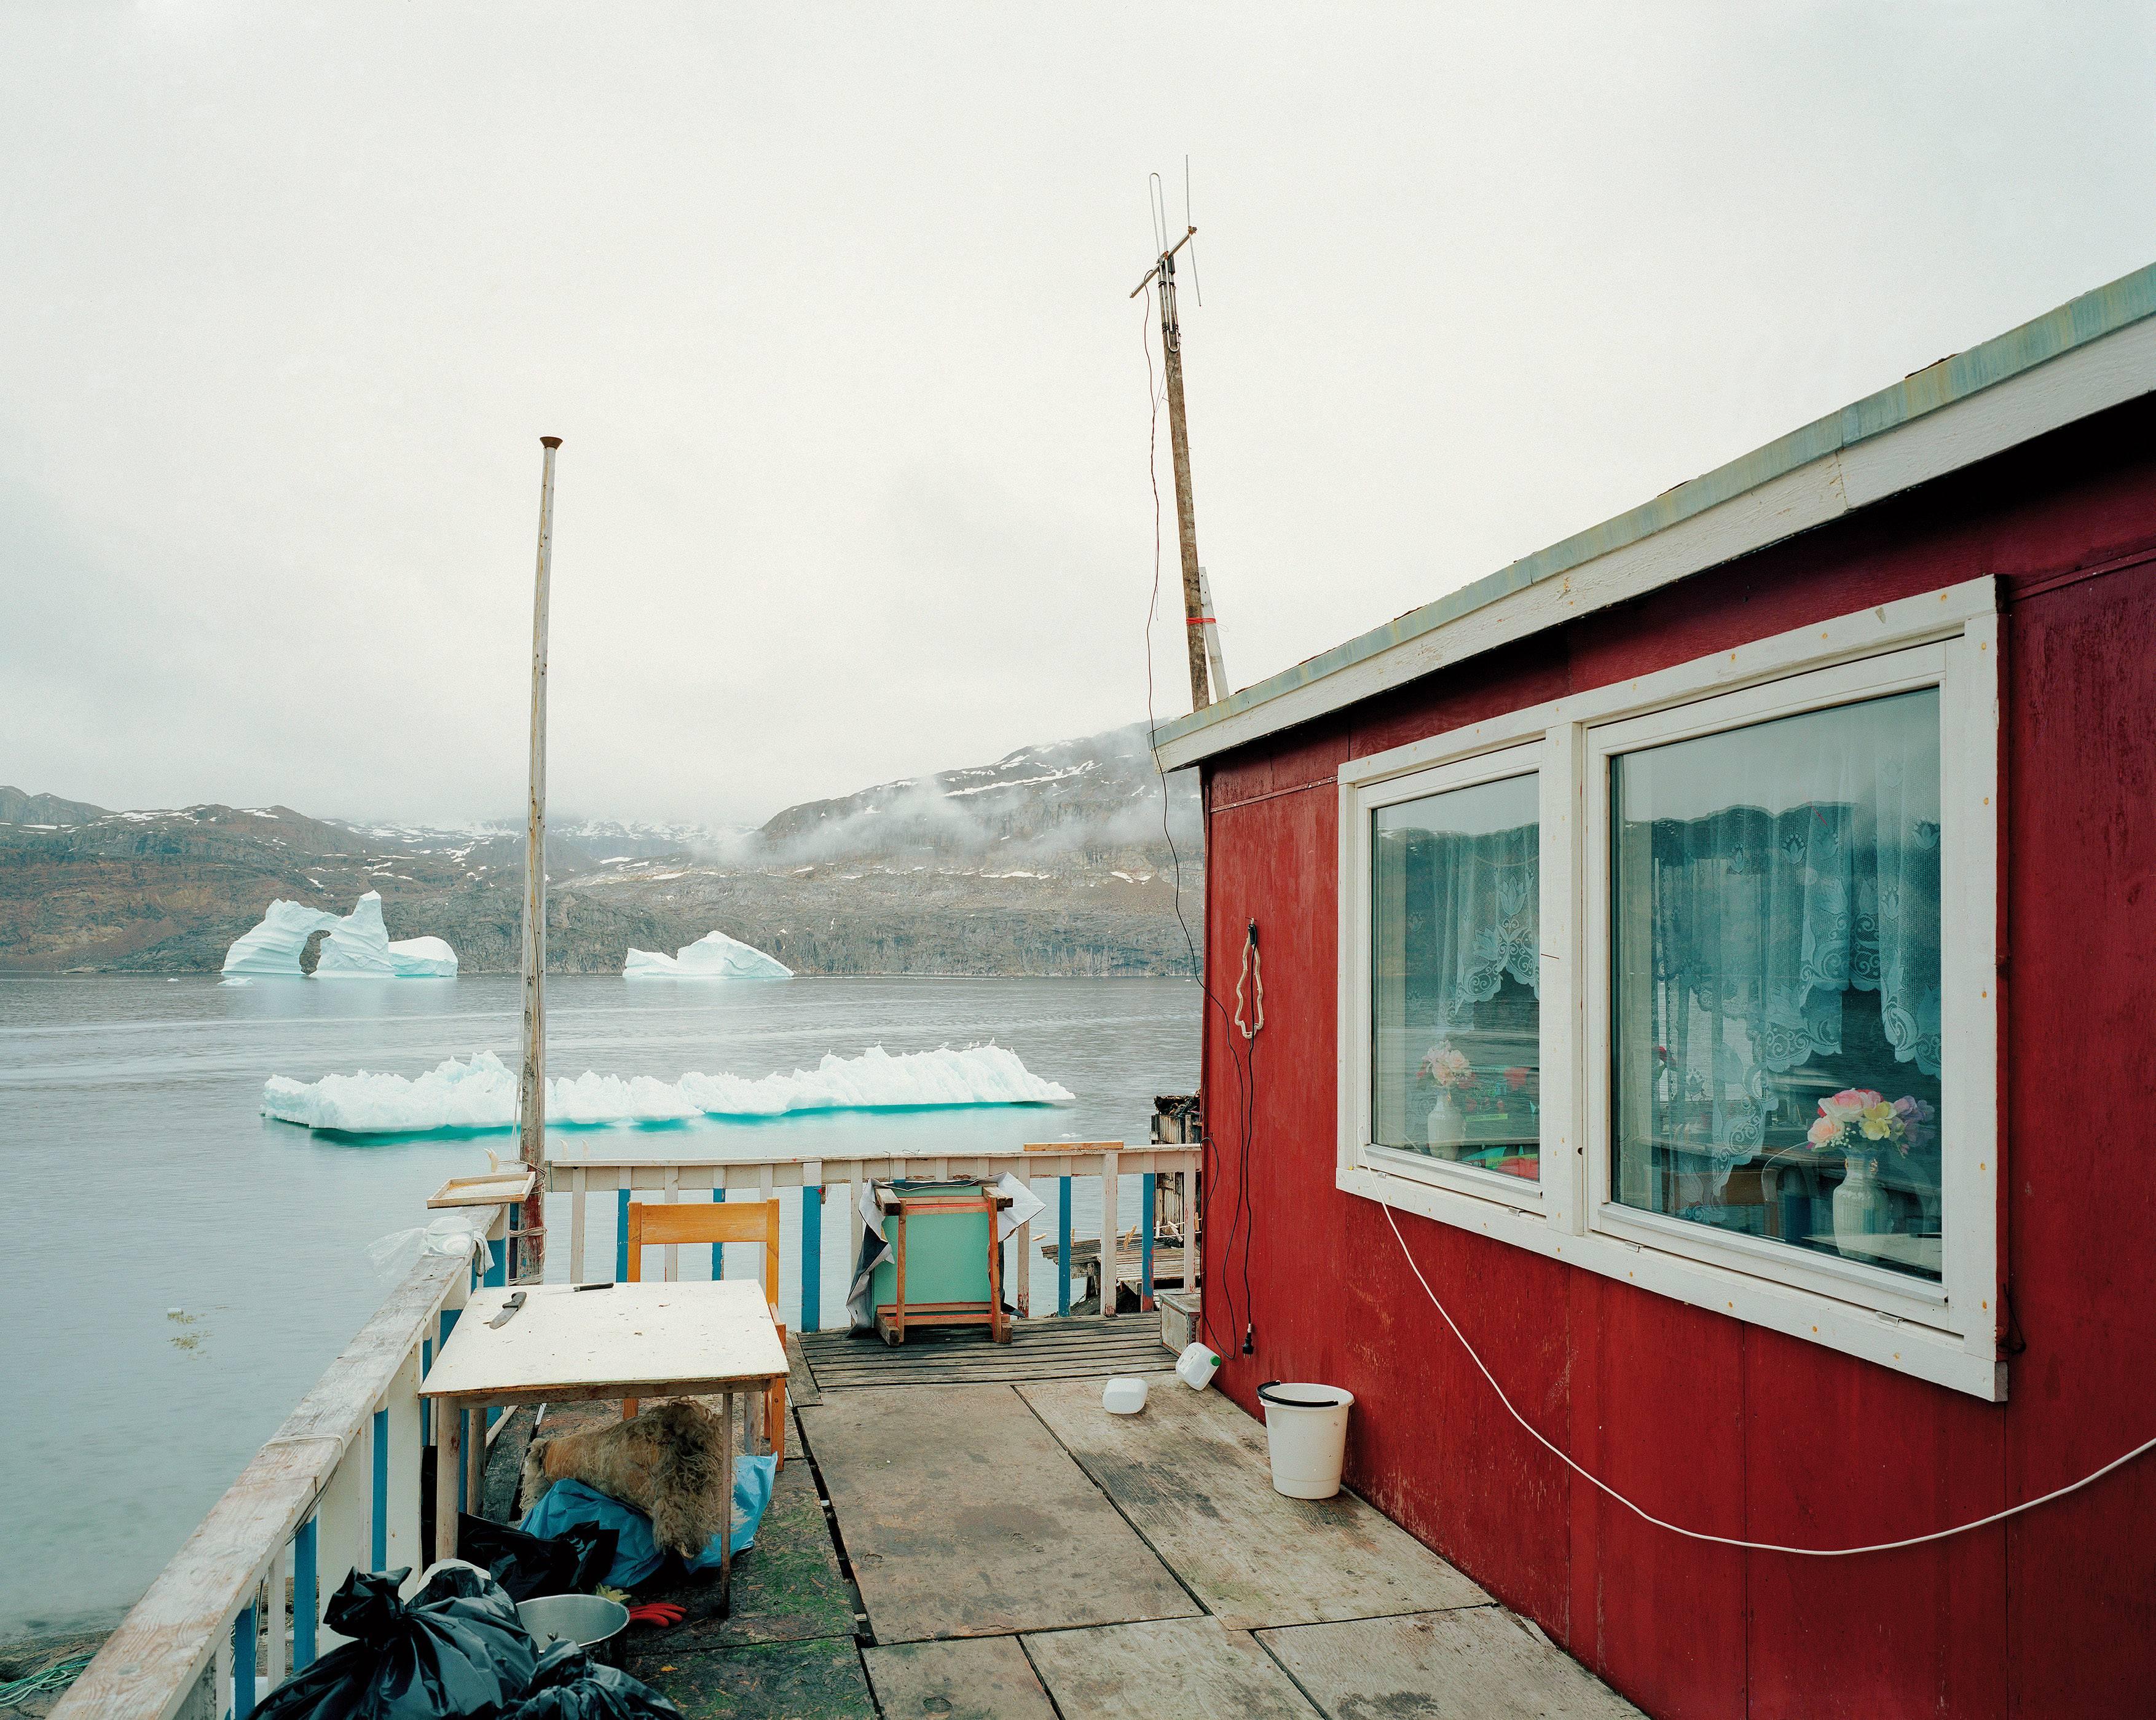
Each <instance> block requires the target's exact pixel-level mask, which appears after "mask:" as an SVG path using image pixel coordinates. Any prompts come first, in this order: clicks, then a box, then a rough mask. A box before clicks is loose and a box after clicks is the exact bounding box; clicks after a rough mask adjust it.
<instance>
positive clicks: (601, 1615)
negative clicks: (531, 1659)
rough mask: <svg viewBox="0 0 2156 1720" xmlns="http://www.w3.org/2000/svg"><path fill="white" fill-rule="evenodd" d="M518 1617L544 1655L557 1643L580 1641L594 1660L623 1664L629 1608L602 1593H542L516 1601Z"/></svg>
mask: <svg viewBox="0 0 2156 1720" xmlns="http://www.w3.org/2000/svg"><path fill="white" fill-rule="evenodd" d="M516 1616H517V1617H518V1618H520V1619H521V1620H523V1621H524V1628H525V1629H526V1630H529V1631H530V1632H531V1640H532V1641H533V1642H535V1643H536V1644H537V1645H538V1647H539V1652H540V1653H542V1654H544V1653H546V1651H547V1650H548V1649H549V1648H551V1647H552V1646H554V1644H556V1643H557V1642H562V1641H568V1642H573V1643H576V1644H577V1645H578V1646H581V1647H582V1648H583V1651H584V1652H585V1653H586V1654H588V1655H589V1656H591V1657H592V1658H593V1660H595V1661H602V1662H603V1663H604V1664H605V1665H607V1666H619V1665H621V1663H622V1659H623V1656H622V1633H623V1632H624V1631H625V1630H628V1629H629V1609H628V1608H627V1607H625V1606H624V1605H623V1604H621V1603H620V1602H619V1601H618V1600H608V1599H606V1598H605V1596H603V1595H599V1594H539V1595H534V1596H533V1597H532V1598H531V1599H530V1600H522V1601H519V1602H518V1603H517V1604H516Z"/></svg>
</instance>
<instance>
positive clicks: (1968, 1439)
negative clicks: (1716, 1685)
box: [1741, 1328, 2007, 1720]
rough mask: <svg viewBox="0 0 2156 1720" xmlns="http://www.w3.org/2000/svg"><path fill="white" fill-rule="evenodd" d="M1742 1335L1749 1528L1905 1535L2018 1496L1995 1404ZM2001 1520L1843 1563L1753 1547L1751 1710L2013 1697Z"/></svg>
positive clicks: (1913, 1710) (1826, 1709)
mask: <svg viewBox="0 0 2156 1720" xmlns="http://www.w3.org/2000/svg"><path fill="white" fill-rule="evenodd" d="M1745 1338H1746V1347H1747V1359H1748V1365H1747V1368H1746V1373H1745V1384H1746V1390H1745V1395H1744V1432H1743V1439H1742V1441H1741V1449H1742V1450H1743V1452H1744V1453H1745V1455H1746V1472H1745V1495H1746V1508H1745V1518H1746V1522H1747V1525H1748V1534H1747V1538H1748V1539H1751V1540H1758V1541H1773V1542H1781V1543H1787V1544H1789V1545H1791V1546H1799V1547H1833V1546H1849V1545H1852V1544H1860V1543H1866V1542H1872V1541H1888V1540H1897V1539H1901V1538H1906V1537H1909V1536H1914V1535H1922V1534H1928V1533H1931V1532H1932V1531H1933V1530H1934V1529H1939V1528H1944V1527H1947V1526H1948V1525H1949V1524H1952V1523H1956V1522H1967V1521H1969V1520H1970V1519H1972V1518H1974V1517H1984V1516H1987V1515H1989V1513H1990V1512H1994V1511H1997V1510H1999V1508H2000V1507H2002V1506H2004V1505H2005V1503H2006V1502H2007V1501H2006V1500H2005V1497H2003V1495H2002V1485H2001V1484H2002V1479H2003V1476H2002V1461H2001V1459H2002V1425H2001V1415H2000V1412H1999V1409H1996V1408H1995V1407H1994V1406H1992V1405H1990V1404H1980V1403H1979V1402H1977V1401H1976V1400H1975V1399H1972V1398H1967V1397H1963V1396H1960V1395H1959V1394H1953V1393H1948V1392H1942V1391H1940V1390H1939V1389H1938V1388H1937V1387H1934V1386H1930V1385H1927V1384H1924V1383H1923V1382H1922V1381H1920V1380H1916V1379H1910V1378H1909V1377H1908V1376H1907V1375H1905V1374H1899V1373H1892V1372H1890V1371H1889V1370H1887V1369H1886V1368H1873V1367H1867V1366H1864V1365H1862V1364H1860V1363H1851V1361H1850V1360H1849V1358H1846V1357H1844V1356H1840V1355H1838V1354H1836V1353H1834V1352H1832V1351H1830V1350H1824V1349H1821V1348H1819V1347H1818V1346H1817V1345H1815V1344H1808V1343H1804V1342H1802V1341H1801V1340H1799V1339H1796V1338H1792V1337H1784V1336H1783V1335H1782V1334H1781V1333H1779V1332H1768V1331H1765V1330H1763V1329H1758V1328H1755V1329H1753V1330H1751V1331H1748V1332H1747V1333H1746V1334H1745ZM2003 1534H2004V1532H2003V1531H2002V1530H1999V1529H1989V1530H1983V1531H1979V1532H1977V1533H1974V1534H1972V1535H1969V1536H1968V1537H1965V1538H1960V1539H1957V1540H1953V1541H1947V1542H1941V1543H1934V1544H1933V1545H1931V1546H1928V1547H1922V1548H1907V1549H1904V1550H1902V1551H1899V1552H1895V1553H1877V1554H1872V1555H1868V1556H1866V1557H1864V1558H1849V1559H1835V1560H1833V1561H1830V1562H1828V1561H1820V1560H1815V1559H1806V1558H1792V1557H1789V1556H1788V1555H1785V1554H1781V1553H1750V1554H1748V1555H1747V1561H1748V1574H1747V1579H1746V1583H1747V1588H1748V1594H1749V1598H1750V1614H1751V1616H1750V1621H1749V1646H1750V1656H1749V1660H1750V1665H1751V1666H1752V1686H1751V1706H1750V1708H1749V1710H1748V1712H1749V1713H1750V1714H1751V1715H1752V1716H1753V1717H1762V1720H1763V1717H1769V1716H1777V1717H1779V1716H1789V1717H1792V1720H1796V1717H1803V1720H1811V1717H1819V1720H1830V1717H1840V1716H1847V1717H1850V1720H1889V1717H1894V1716H1902V1715H1912V1716H1913V1715H1919V1714H1925V1715H1929V1714H1938V1713H1952V1714H1963V1713H1978V1714H1983V1713H1997V1712H1999V1711H2000V1708H2001V1707H2002V1704H2003V1702H2004V1697H2005V1658H2004V1651H2005V1561H2004V1557H2003V1554H2004V1541H2003Z"/></svg>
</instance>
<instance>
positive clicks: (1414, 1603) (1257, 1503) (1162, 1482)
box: [1017, 1374, 1490, 1630]
mask: <svg viewBox="0 0 2156 1720" xmlns="http://www.w3.org/2000/svg"><path fill="white" fill-rule="evenodd" d="M1149 1384H1150V1385H1151V1388H1152V1390H1151V1393H1150V1394H1149V1396H1148V1398H1147V1403H1146V1407H1145V1410H1144V1412H1143V1413H1142V1415H1109V1414H1108V1413H1107V1412H1106V1410H1104V1409H1101V1397H1100V1393H1099V1391H1098V1389H1096V1388H1095V1387H1094V1386H1093V1385H1092V1384H1091V1383H1090V1382H1086V1381H1077V1382H1073V1383H1070V1384H1056V1383H1047V1384H1027V1385H1021V1386H1019V1387H1018V1388H1017V1389H1018V1391H1019V1394H1021V1395H1022V1396H1023V1397H1024V1399H1025V1400H1026V1401H1027V1402H1028V1403H1029V1404H1032V1406H1033V1407H1034V1409H1035V1410H1036V1411H1037V1412H1038V1413H1039V1416H1040V1419H1041V1420H1043V1421H1045V1422H1046V1423H1047V1424H1048V1426H1049V1427H1050V1430H1052V1431H1053V1432H1054V1433H1055V1436H1056V1438H1057V1439H1059V1440H1061V1441H1062V1443H1063V1445H1064V1446H1065V1449H1067V1450H1069V1451H1070V1453H1071V1455H1072V1456H1075V1457H1076V1458H1077V1460H1078V1461H1079V1462H1080V1463H1081V1464H1083V1465H1084V1466H1085V1468H1086V1472H1087V1473H1088V1474H1089V1475H1091V1476H1092V1477H1093V1479H1094V1480H1095V1481H1098V1482H1099V1483H1100V1485H1101V1488H1102V1489H1103V1490H1104V1491H1105V1492H1106V1493H1107V1495H1108V1497H1110V1498H1111V1499H1113V1500H1114V1501H1115V1502H1116V1505H1117V1506H1118V1507H1121V1509H1122V1512H1124V1514H1125V1515H1126V1516H1127V1517H1129V1518H1130V1520H1131V1522H1132V1523H1134V1524H1135V1525H1137V1529H1138V1532H1139V1533H1141V1534H1142V1535H1143V1536H1144V1537H1145V1538H1146V1539H1147V1542H1149V1543H1151V1544H1152V1547H1153V1548H1154V1549H1155V1550H1156V1551H1157V1552H1158V1553H1159V1554H1160V1556H1161V1557H1162V1558H1164V1559H1165V1560H1167V1562H1168V1565H1169V1567H1170V1569H1173V1571H1174V1572H1175V1574H1177V1575H1178V1577H1180V1578H1181V1579H1183V1582H1184V1583H1186V1584H1188V1585H1189V1588H1190V1589H1191V1592H1192V1593H1193V1594H1196V1595H1197V1596H1198V1597H1199V1599H1200V1600H1202V1601H1204V1604H1205V1605H1206V1608H1207V1610H1209V1611H1210V1612H1212V1613H1213V1614H1214V1615H1216V1616H1217V1617H1218V1618H1219V1620H1221V1622H1222V1623H1223V1624H1224V1625H1228V1626H1229V1628H1231V1629H1235V1630H1260V1629H1263V1628H1265V1627H1267V1626H1270V1625H1309V1624H1319V1623H1322V1622H1325V1621H1327V1620H1340V1619H1368V1618H1375V1617H1378V1616H1380V1615H1384V1614H1389V1613H1421V1612H1431V1611H1435V1610H1440V1609H1444V1608H1449V1607H1461V1606H1480V1605H1485V1604H1487V1603H1488V1601H1489V1599H1490V1597H1489V1596H1488V1595H1486V1594H1484V1593H1483V1592H1482V1591H1481V1589H1478V1588H1476V1586H1475V1584H1472V1583H1471V1582H1469V1581H1468V1579H1466V1577H1464V1576H1462V1575H1461V1574H1460V1573H1459V1572H1458V1571H1456V1570H1455V1569H1453V1568H1452V1567H1451V1566H1450V1565H1449V1564H1447V1563H1445V1561H1444V1560H1443V1559H1441V1558H1439V1557H1438V1556H1437V1555H1436V1554H1435V1553H1432V1552H1431V1551H1430V1549H1429V1548H1426V1547H1424V1545H1423V1544H1422V1543H1420V1542H1419V1541H1417V1540H1416V1539H1415V1538H1414V1536H1412V1535H1410V1534H1409V1533H1407V1532H1406V1531H1405V1530H1404V1529H1403V1528H1401V1527H1399V1525H1398V1524H1396V1523H1394V1522H1391V1521H1390V1520H1389V1519H1388V1518H1387V1517H1384V1516H1383V1514H1382V1513H1380V1512H1378V1510H1377V1509H1376V1507H1373V1506H1371V1505H1368V1504H1366V1503H1364V1502H1363V1501H1362V1500H1360V1499H1358V1498H1357V1497H1355V1496H1354V1495H1353V1494H1352V1493H1346V1492H1343V1493H1342V1494H1340V1495H1339V1496H1338V1497H1336V1498H1332V1499H1288V1498H1284V1497H1281V1495H1280V1494H1278V1493H1276V1492H1274V1491H1273V1487H1272V1470H1271V1466H1270V1461H1268V1459H1267V1457H1266V1455H1265V1426H1264V1424H1263V1423H1261V1422H1257V1421H1254V1420H1251V1419H1250V1417H1249V1416H1247V1415H1245V1414H1244V1413H1243V1412H1242V1411H1241V1410H1240V1409H1238V1408H1237V1407H1236V1406H1235V1404H1232V1403H1230V1402H1229V1400H1228V1399H1226V1398H1224V1397H1222V1396H1221V1395H1220V1394H1219V1393H1218V1392H1212V1391H1203V1392H1193V1391H1192V1390H1190V1389H1188V1388H1187V1387H1186V1386H1184V1385H1183V1384H1182V1383H1181V1382H1180V1381H1178V1379H1175V1377H1174V1376H1173V1374H1168V1375H1160V1376H1152V1377H1150V1378H1149Z"/></svg>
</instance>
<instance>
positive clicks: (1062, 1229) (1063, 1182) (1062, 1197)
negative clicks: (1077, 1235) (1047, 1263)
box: [1055, 1177, 1070, 1314]
mask: <svg viewBox="0 0 2156 1720" xmlns="http://www.w3.org/2000/svg"><path fill="white" fill-rule="evenodd" d="M1055 1312H1057V1313H1059V1314H1067V1313H1069V1312H1070V1178H1068V1177H1058V1178H1056V1179H1055Z"/></svg>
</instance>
